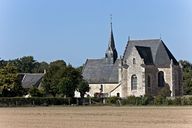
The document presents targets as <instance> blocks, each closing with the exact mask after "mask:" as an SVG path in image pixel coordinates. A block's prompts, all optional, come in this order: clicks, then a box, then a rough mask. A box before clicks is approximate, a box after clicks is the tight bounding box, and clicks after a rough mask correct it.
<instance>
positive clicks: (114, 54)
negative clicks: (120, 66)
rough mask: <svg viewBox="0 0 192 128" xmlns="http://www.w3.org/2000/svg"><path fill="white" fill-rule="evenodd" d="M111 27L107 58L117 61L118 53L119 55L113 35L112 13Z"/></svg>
mask: <svg viewBox="0 0 192 128" xmlns="http://www.w3.org/2000/svg"><path fill="white" fill-rule="evenodd" d="M110 27H111V32H110V37H109V44H108V48H107V50H106V53H105V58H106V59H107V60H108V62H112V63H115V61H116V59H117V57H118V55H117V50H116V48H115V41H114V36H113V27H112V15H111V21H110Z"/></svg>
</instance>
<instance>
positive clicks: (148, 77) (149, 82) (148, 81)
mask: <svg viewBox="0 0 192 128" xmlns="http://www.w3.org/2000/svg"><path fill="white" fill-rule="evenodd" d="M147 85H148V87H151V77H150V76H149V75H148V76H147Z"/></svg>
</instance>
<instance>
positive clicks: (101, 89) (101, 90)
mask: <svg viewBox="0 0 192 128" xmlns="http://www.w3.org/2000/svg"><path fill="white" fill-rule="evenodd" d="M100 92H103V85H102V84H101V88H100Z"/></svg>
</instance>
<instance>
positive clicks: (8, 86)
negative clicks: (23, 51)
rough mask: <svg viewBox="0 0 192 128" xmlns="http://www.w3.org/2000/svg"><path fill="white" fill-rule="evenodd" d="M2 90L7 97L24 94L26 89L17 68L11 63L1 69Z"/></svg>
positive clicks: (0, 88)
mask: <svg viewBox="0 0 192 128" xmlns="http://www.w3.org/2000/svg"><path fill="white" fill-rule="evenodd" d="M0 91H1V93H2V96H5V97H6V96H22V95H23V94H24V89H23V88H22V86H21V83H20V81H19V79H18V73H17V69H16V67H15V66H14V65H12V64H10V63H8V64H7V65H6V66H5V67H4V68H1V69H0Z"/></svg>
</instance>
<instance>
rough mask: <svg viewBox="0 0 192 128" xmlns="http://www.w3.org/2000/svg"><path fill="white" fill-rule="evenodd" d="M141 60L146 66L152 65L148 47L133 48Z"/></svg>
mask: <svg viewBox="0 0 192 128" xmlns="http://www.w3.org/2000/svg"><path fill="white" fill-rule="evenodd" d="M135 47H136V49H137V51H138V53H139V55H140V56H141V58H143V59H144V63H145V64H146V65H153V58H152V53H151V48H150V47H143V46H135Z"/></svg>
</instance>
